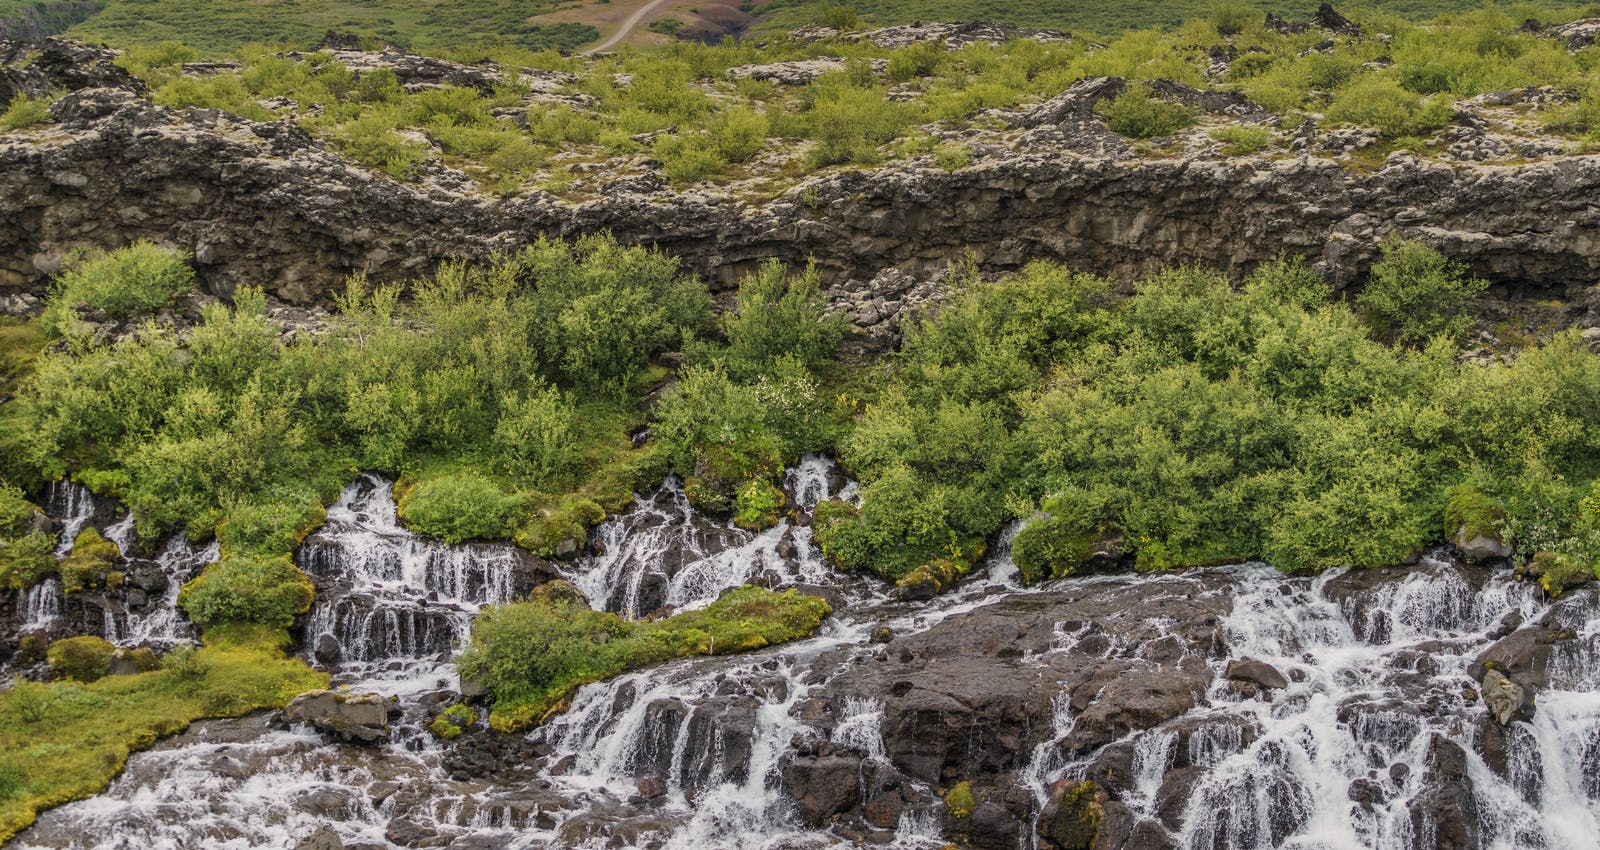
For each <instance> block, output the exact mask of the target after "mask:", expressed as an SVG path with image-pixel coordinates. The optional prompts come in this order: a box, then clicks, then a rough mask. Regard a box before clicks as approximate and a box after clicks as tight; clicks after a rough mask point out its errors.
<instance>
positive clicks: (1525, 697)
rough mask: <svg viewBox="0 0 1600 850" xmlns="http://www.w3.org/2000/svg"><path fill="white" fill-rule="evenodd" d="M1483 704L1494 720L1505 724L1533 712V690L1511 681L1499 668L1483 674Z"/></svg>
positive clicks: (1526, 716) (1521, 718)
mask: <svg viewBox="0 0 1600 850" xmlns="http://www.w3.org/2000/svg"><path fill="white" fill-rule="evenodd" d="M1482 693H1483V704H1484V705H1486V706H1488V707H1489V713H1490V714H1491V715H1492V716H1493V717H1494V719H1495V722H1497V723H1499V724H1500V725H1501V726H1506V725H1509V724H1510V723H1512V722H1513V721H1517V720H1527V719H1528V718H1529V717H1530V716H1532V714H1533V692H1532V691H1530V690H1529V689H1527V688H1524V687H1522V686H1521V685H1519V684H1517V683H1516V682H1513V681H1511V680H1510V679H1509V678H1507V677H1506V675H1505V674H1504V673H1501V672H1500V671H1499V670H1489V671H1488V672H1486V673H1484V674H1483V690H1482Z"/></svg>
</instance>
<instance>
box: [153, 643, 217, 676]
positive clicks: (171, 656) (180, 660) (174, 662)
mask: <svg viewBox="0 0 1600 850" xmlns="http://www.w3.org/2000/svg"><path fill="white" fill-rule="evenodd" d="M161 669H163V670H166V671H167V672H168V673H171V674H172V675H174V676H176V677H178V678H179V679H199V678H202V677H204V676H205V674H206V673H207V672H208V671H210V669H211V663H210V662H209V661H208V660H207V659H206V656H205V654H204V653H202V652H201V651H200V649H199V647H197V646H195V645H194V644H190V643H181V644H178V645H177V646H175V647H173V648H172V650H171V651H170V652H168V653H167V654H166V655H164V656H162V658H161Z"/></svg>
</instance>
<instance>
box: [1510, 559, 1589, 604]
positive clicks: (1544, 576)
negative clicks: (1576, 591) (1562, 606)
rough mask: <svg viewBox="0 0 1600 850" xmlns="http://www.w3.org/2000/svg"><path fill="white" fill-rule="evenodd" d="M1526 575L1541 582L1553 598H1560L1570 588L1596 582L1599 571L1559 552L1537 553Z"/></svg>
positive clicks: (1526, 570)
mask: <svg viewBox="0 0 1600 850" xmlns="http://www.w3.org/2000/svg"><path fill="white" fill-rule="evenodd" d="M1524 573H1525V574H1526V575H1527V577H1529V578H1532V579H1534V580H1536V581H1538V582H1539V586H1540V587H1542V588H1544V592H1545V593H1548V594H1550V596H1551V597H1556V596H1560V595H1561V594H1562V592H1563V591H1565V590H1567V589H1568V588H1573V587H1577V586H1579V585H1583V584H1588V583H1589V582H1591V581H1594V580H1595V576H1596V573H1597V569H1596V567H1594V566H1591V565H1587V564H1584V563H1581V562H1580V561H1579V560H1578V559H1577V558H1574V557H1572V556H1570V555H1564V554H1561V553H1559V552H1537V553H1535V554H1534V556H1533V560H1531V561H1529V562H1528V566H1527V568H1526V569H1525V571H1524Z"/></svg>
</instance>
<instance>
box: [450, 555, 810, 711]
mask: <svg viewBox="0 0 1600 850" xmlns="http://www.w3.org/2000/svg"><path fill="white" fill-rule="evenodd" d="M831 612H832V609H831V608H829V606H828V603H827V602H824V601H823V600H821V599H818V598H816V597H813V596H806V595H804V594H801V593H799V592H797V591H793V590H789V591H784V592H782V593H775V592H773V591H770V590H766V589H764V588H759V587H751V586H745V587H740V588H736V589H734V590H731V591H729V592H728V593H726V594H724V595H723V596H722V598H721V599H718V600H717V601H716V602H713V603H712V604H711V605H710V606H708V607H706V608H704V609H701V610H698V611H686V612H684V613H682V614H677V615H674V616H672V617H668V618H666V619H663V620H657V621H653V622H629V621H627V620H624V619H622V618H621V617H618V616H617V615H615V614H611V613H606V612H602V611H594V610H591V609H589V608H587V607H585V606H584V605H583V603H582V602H581V601H575V600H574V599H573V594H572V591H571V588H570V587H569V586H567V585H565V583H563V582H554V583H552V584H549V585H545V586H544V587H542V588H540V589H539V590H538V591H536V592H535V593H534V594H533V595H532V596H530V597H529V599H528V601H526V602H514V603H511V604H509V605H502V606H499V607H496V608H490V609H488V610H486V611H484V612H483V613H482V614H480V615H479V616H478V619H477V620H476V621H475V622H474V623H473V626H472V642H471V644H470V645H469V646H468V647H467V650H466V652H464V653H462V656H461V658H460V659H459V661H458V662H457V664H458V666H459V668H460V671H461V675H462V677H463V678H468V679H473V680H476V681H478V682H481V683H482V684H483V686H484V688H485V690H486V691H487V692H488V694H489V700H490V703H491V705H492V708H493V710H492V712H491V713H490V715H489V723H490V725H492V726H493V727H494V728H496V729H499V730H501V731H515V730H518V729H525V728H527V727H529V726H533V725H536V724H538V723H540V722H543V720H544V719H545V718H546V717H547V716H548V715H549V714H550V713H551V712H553V711H555V710H559V708H560V707H561V706H562V705H563V704H564V703H565V702H566V700H567V699H568V698H569V697H571V695H572V693H573V692H574V691H576V690H577V689H578V688H579V687H581V686H583V685H585V684H588V683H590V682H597V681H600V680H602V679H607V678H610V677H612V676H616V675H618V674H620V673H624V672H626V671H628V670H633V669H637V668H640V667H646V666H649V665H652V664H658V663H660V662H662V661H667V660H669V659H673V658H681V657H685V656H692V655H726V654H729V653H734V652H745V651H748V650H752V649H760V648H761V647H764V646H769V645H771V644H775V643H783V642H786V641H791V640H795V639H797V638H801V637H804V636H806V635H809V634H811V633H812V632H813V631H815V630H816V629H817V627H818V626H820V625H821V624H822V620H823V618H824V617H826V616H827V615H828V614H829V613H831Z"/></svg>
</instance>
